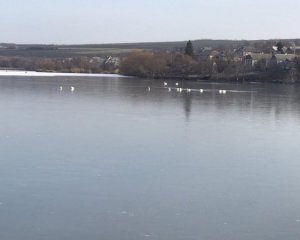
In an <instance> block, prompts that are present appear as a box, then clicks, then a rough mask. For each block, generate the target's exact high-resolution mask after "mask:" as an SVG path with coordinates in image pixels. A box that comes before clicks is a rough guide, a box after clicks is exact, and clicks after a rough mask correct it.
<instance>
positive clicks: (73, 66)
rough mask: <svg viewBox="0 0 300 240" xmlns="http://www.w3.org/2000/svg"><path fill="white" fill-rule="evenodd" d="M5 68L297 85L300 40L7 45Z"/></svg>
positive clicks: (0, 63)
mask: <svg viewBox="0 0 300 240" xmlns="http://www.w3.org/2000/svg"><path fill="white" fill-rule="evenodd" d="M0 69H1V70H26V71H46V72H72V73H121V74H124V75H130V76H137V77H143V78H166V79H178V78H180V79H187V80H189V79H195V80H198V79H199V80H212V81H214V80H218V81H222V80H223V81H273V82H285V83H294V82H298V81H299V80H300V77H299V76H300V41H299V40H297V39H294V40H257V41H229V40H224V41H222V40H197V41H187V42H170V43H136V44H107V45H18V44H12V43H2V44H0Z"/></svg>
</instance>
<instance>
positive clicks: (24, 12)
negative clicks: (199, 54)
mask: <svg viewBox="0 0 300 240" xmlns="http://www.w3.org/2000/svg"><path fill="white" fill-rule="evenodd" d="M0 8H1V15H0V20H1V30H2V31H1V35H0V42H15V43H48V44H51V43H57V44H59V43H64V44H68V43H70V44H72V43H78V44H79V43H112V42H113V43H120V42H150V41H176V40H188V39H203V38H210V39H270V38H299V37H300V34H299V31H298V28H297V27H296V26H297V24H298V23H299V22H300V21H299V20H300V0H285V1H282V0H247V1H245V0H9V1H6V0H0Z"/></svg>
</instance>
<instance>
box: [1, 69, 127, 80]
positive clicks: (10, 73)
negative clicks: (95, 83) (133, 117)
mask: <svg viewBox="0 0 300 240" xmlns="http://www.w3.org/2000/svg"><path fill="white" fill-rule="evenodd" d="M0 76H21V77H26V76H28V77H72V76H73V77H118V78H124V77H126V76H124V75H119V74H106V73H59V72H35V71H17V70H0Z"/></svg>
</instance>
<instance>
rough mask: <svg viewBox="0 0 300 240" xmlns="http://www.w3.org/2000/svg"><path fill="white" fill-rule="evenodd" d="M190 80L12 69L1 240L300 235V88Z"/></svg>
mask: <svg viewBox="0 0 300 240" xmlns="http://www.w3.org/2000/svg"><path fill="white" fill-rule="evenodd" d="M182 84H183V87H189V88H192V89H199V88H203V89H205V90H209V91H207V92H204V93H203V94H200V93H199V92H192V93H185V92H183V93H178V92H176V91H172V92H168V90H167V89H165V88H162V86H163V82H162V81H147V80H138V79H131V78H127V79H124V78H120V79H118V78H77V77H69V78H63V77H61V78H39V77H36V78H22V77H1V78H0V111H1V117H0V239H1V240H53V239H57V240H66V239H72V240H82V239H84V240H96V239H104V240H140V239H156V240H189V239H195V240H254V239H260V240H282V239H287V240H298V239H300V204H299V203H300V145H299V144H300V86H297V85H267V84H243V85H241V84H209V83H203V82H202V83H201V82H188V83H182ZM61 85H62V86H64V89H63V91H62V92H60V91H59V86H61ZM173 85H174V84H173ZM70 86H74V87H75V92H73V93H71V91H70ZM148 86H151V91H150V92H148V90H147V87H148ZM219 89H227V90H235V91H242V92H227V94H226V95H221V94H219V92H218V90H219Z"/></svg>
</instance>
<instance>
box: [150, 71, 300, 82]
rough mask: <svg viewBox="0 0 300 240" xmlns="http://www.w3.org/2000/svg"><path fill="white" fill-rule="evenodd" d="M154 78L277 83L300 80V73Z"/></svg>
mask: <svg viewBox="0 0 300 240" xmlns="http://www.w3.org/2000/svg"><path fill="white" fill-rule="evenodd" d="M153 78H154V79H168V80H172V79H173V80H186V81H189V80H190V81H200V80H206V81H211V82H253V81H255V82H275V83H297V82H300V78H299V75H298V74H297V73H296V72H295V71H291V70H290V71H276V72H249V73H244V74H226V73H216V74H211V75H205V74H202V75H201V74H199V75H189V74H181V75H180V74H170V75H168V74H164V75H155V76H153Z"/></svg>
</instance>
